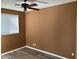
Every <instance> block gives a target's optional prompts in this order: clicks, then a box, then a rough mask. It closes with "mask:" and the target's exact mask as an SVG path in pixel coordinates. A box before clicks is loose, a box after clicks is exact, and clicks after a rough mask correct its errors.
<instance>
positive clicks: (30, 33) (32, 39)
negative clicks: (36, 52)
mask: <svg viewBox="0 0 79 59" xmlns="http://www.w3.org/2000/svg"><path fill="white" fill-rule="evenodd" d="M26 45H28V46H31V47H35V48H38V49H41V50H45V51H48V52H52V53H55V54H58V55H61V56H65V57H68V58H70V59H76V58H75V56H72V53H76V49H75V48H76V1H75V2H72V3H67V4H63V5H57V6H53V7H49V8H45V9H41V10H39V11H32V12H28V13H26Z"/></svg>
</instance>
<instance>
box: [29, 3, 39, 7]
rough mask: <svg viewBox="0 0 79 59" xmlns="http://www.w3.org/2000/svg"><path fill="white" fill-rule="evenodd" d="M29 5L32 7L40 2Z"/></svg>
mask: <svg viewBox="0 0 79 59" xmlns="http://www.w3.org/2000/svg"><path fill="white" fill-rule="evenodd" d="M29 6H30V7H33V6H38V4H36V3H33V4H31V5H29Z"/></svg>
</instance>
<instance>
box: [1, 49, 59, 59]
mask: <svg viewBox="0 0 79 59" xmlns="http://www.w3.org/2000/svg"><path fill="white" fill-rule="evenodd" d="M1 59H60V58H58V57H55V56H50V55H47V54H44V53H41V52H38V51H34V50H32V49H29V48H22V49H20V50H17V51H14V52H12V53H8V54H5V55H2V56H1Z"/></svg>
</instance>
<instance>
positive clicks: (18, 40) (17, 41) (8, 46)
mask: <svg viewBox="0 0 79 59" xmlns="http://www.w3.org/2000/svg"><path fill="white" fill-rule="evenodd" d="M1 13H9V14H16V15H19V26H20V29H19V30H20V33H17V34H11V35H2V36H1V52H2V53H5V52H8V51H11V50H13V49H16V48H19V47H22V46H25V45H26V38H25V13H24V12H19V11H14V10H9V9H1Z"/></svg>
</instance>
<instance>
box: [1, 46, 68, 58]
mask: <svg viewBox="0 0 79 59" xmlns="http://www.w3.org/2000/svg"><path fill="white" fill-rule="evenodd" d="M25 47H27V48H29V49H33V50H36V51H39V52H42V53H45V54H49V55H52V56H56V57H58V58H61V59H69V58H67V57H63V56H60V55H57V54H53V53H50V52H47V51H43V50H40V49H37V48H33V47H30V46H23V47H20V48H17V49H14V50H11V51H8V52H5V53H2V54H1V56H2V55H5V54H8V53H12V52H14V51H17V50H20V49H22V48H25Z"/></svg>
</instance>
